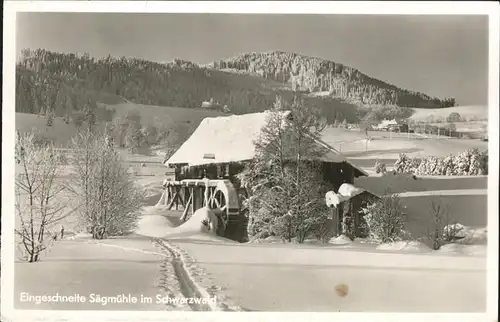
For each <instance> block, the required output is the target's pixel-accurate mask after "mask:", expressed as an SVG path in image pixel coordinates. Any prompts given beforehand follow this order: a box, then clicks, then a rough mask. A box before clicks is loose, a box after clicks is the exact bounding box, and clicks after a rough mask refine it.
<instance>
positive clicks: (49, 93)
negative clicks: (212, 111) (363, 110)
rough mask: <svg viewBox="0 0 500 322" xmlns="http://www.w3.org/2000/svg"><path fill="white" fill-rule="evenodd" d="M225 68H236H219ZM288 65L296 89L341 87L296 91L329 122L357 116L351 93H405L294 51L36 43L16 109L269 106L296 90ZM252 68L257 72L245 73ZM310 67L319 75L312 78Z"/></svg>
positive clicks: (21, 73) (26, 60)
mask: <svg viewBox="0 0 500 322" xmlns="http://www.w3.org/2000/svg"><path fill="white" fill-rule="evenodd" d="M287 66H289V67H287ZM318 66H319V67H321V68H319V67H318ZM229 67H230V68H233V69H234V68H236V69H239V70H240V72H238V73H235V72H234V71H231V72H228V71H226V70H222V69H225V68H229ZM318 68H319V69H318ZM242 71H243V72H242ZM289 71H291V72H292V74H293V75H298V76H297V77H295V78H293V79H295V81H293V84H298V87H299V88H298V89H300V90H302V89H304V87H307V84H310V83H311V82H313V81H314V82H318V81H319V80H321V81H319V82H320V83H321V84H322V85H321V86H320V87H314V88H312V89H313V91H319V90H321V89H324V88H325V86H326V85H325V84H330V85H328V86H330V87H332V88H334V92H333V94H339V93H340V94H342V93H343V94H342V95H337V96H338V97H332V96H328V95H327V96H319V97H315V96H313V95H309V94H308V93H307V91H300V94H299V95H301V96H303V97H304V99H305V100H306V101H307V103H308V104H312V105H315V106H317V107H318V108H320V109H321V110H322V111H323V115H324V116H325V117H326V118H327V120H328V121H329V122H333V121H334V120H335V119H336V120H340V121H342V120H343V119H346V120H347V121H349V122H355V121H357V119H358V116H359V115H358V113H357V106H358V105H360V104H359V102H357V101H356V100H353V99H352V97H354V96H355V95H354V93H357V94H356V95H358V97H362V98H363V97H365V98H364V101H363V102H364V103H366V102H367V101H366V98H370V99H369V100H368V101H369V103H373V104H385V103H391V102H394V99H395V98H396V99H397V101H398V100H399V102H401V101H402V99H403V97H405V96H404V95H402V94H401V93H404V92H403V91H402V90H398V89H397V88H396V87H394V86H391V85H387V84H385V83H382V82H380V81H376V80H374V79H372V78H369V77H367V76H365V75H363V74H361V73H359V72H357V71H355V70H354V69H350V68H346V67H343V66H341V65H338V64H335V63H332V62H326V61H320V60H317V59H313V58H306V57H302V56H297V55H294V54H285V53H275V54H245V55H242V56H239V58H236V59H233V60H229V61H226V62H219V63H217V64H214V65H213V66H209V67H201V66H198V65H196V64H194V63H191V62H188V61H183V60H178V59H177V60H174V61H173V62H170V63H156V62H151V61H146V60H142V59H135V58H113V57H110V56H109V57H107V58H101V59H96V58H93V57H90V56H89V55H76V54H66V53H56V52H50V51H47V50H43V49H38V50H23V51H22V54H21V57H20V59H19V61H18V63H17V68H16V112H24V113H33V114H47V113H55V114H56V116H64V115H66V114H68V113H69V114H71V113H72V112H73V111H81V110H85V109H86V108H89V107H90V108H95V107H96V106H97V102H101V103H105V104H107V105H112V104H118V103H121V102H124V99H126V100H129V101H131V102H134V103H137V104H146V105H158V106H178V107H185V108H200V107H201V105H202V102H203V101H209V100H211V99H213V101H214V102H216V103H218V104H219V105H221V106H224V105H227V107H228V108H229V109H230V111H231V112H232V113H235V114H243V113H248V112H256V111H263V110H266V109H269V108H270V107H271V106H272V104H273V102H274V100H275V98H276V95H277V94H280V95H282V96H285V97H291V96H292V95H294V94H293V92H292V89H291V82H290V77H291V76H289V75H290V73H289ZM249 72H255V73H257V74H259V75H260V76H261V77H259V76H255V75H249ZM314 73H315V75H317V76H315V77H312V76H311V75H313V74H314ZM308 75H309V76H308ZM325 75H326V76H325ZM328 75H330V76H328ZM335 84H340V85H335ZM383 84H385V85H383ZM294 86H295V85H294ZM335 86H337V87H335ZM384 86H385V87H384ZM309 87H311V86H309ZM336 88H337V92H335V89H336ZM359 93H364V94H363V95H364V96H363V95H360V94H359ZM367 93H368V94H367ZM408 93H409V92H408ZM353 95H354V96H353ZM412 95H413V96H412ZM406 97H410V98H411V97H415V98H419V100H418V102H419V104H415V105H416V106H418V107H423V106H426V107H436V104H437V105H439V106H441V105H442V104H443V103H442V102H440V101H437V103H435V101H434V100H427V101H426V100H425V98H426V96H424V95H423V94H419V95H417V94H407V96H406ZM347 98H349V99H347ZM391 99H392V100H391ZM350 102H351V103H350ZM440 104H441V105H440ZM407 105H408V104H407ZM410 105H411V104H410Z"/></svg>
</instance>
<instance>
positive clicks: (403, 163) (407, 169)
mask: <svg viewBox="0 0 500 322" xmlns="http://www.w3.org/2000/svg"><path fill="white" fill-rule="evenodd" d="M420 162H421V160H420V159H417V158H410V157H408V156H407V155H406V154H404V153H401V154H399V157H398V159H397V160H396V162H395V163H394V171H395V172H396V173H415V171H416V170H417V168H418V167H419V166H420Z"/></svg>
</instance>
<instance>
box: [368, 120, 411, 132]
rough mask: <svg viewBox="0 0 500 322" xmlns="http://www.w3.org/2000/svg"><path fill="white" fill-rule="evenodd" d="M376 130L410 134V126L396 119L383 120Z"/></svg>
mask: <svg viewBox="0 0 500 322" xmlns="http://www.w3.org/2000/svg"><path fill="white" fill-rule="evenodd" d="M375 129H376V130H379V131H391V132H408V124H406V123H404V122H398V121H396V120H395V119H392V120H383V121H382V122H380V123H379V124H378V125H377V126H376V127H375Z"/></svg>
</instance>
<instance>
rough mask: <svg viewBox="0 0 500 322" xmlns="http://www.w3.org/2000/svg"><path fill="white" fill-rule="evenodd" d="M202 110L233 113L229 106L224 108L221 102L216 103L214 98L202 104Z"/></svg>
mask: <svg viewBox="0 0 500 322" xmlns="http://www.w3.org/2000/svg"><path fill="white" fill-rule="evenodd" d="M201 108H204V109H209V110H217V111H222V112H224V113H231V110H230V109H229V108H228V106H227V105H224V106H222V105H221V104H220V103H219V102H215V101H214V99H213V98H211V99H210V101H203V102H201Z"/></svg>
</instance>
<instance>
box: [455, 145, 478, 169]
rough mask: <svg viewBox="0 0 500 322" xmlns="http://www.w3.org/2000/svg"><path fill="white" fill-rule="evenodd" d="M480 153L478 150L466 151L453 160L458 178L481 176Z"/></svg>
mask: <svg viewBox="0 0 500 322" xmlns="http://www.w3.org/2000/svg"><path fill="white" fill-rule="evenodd" d="M481 160H482V157H481V153H480V152H479V150H478V149H476V148H474V149H467V150H466V151H464V152H462V153H460V154H459V155H458V156H457V157H456V158H455V164H456V173H457V175H460V176H467V175H468V176H474V175H479V174H482V171H483V169H482V165H481Z"/></svg>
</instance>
